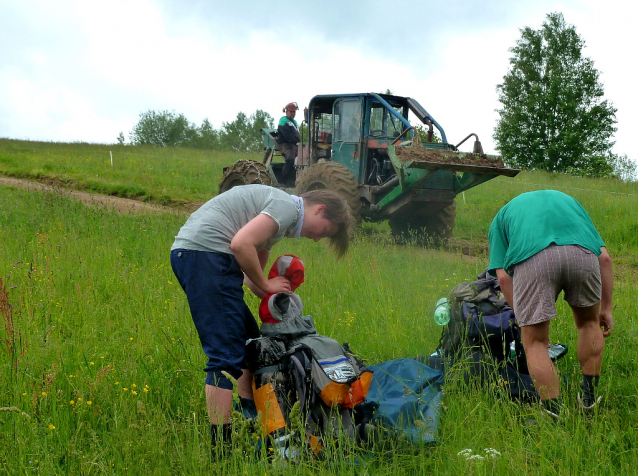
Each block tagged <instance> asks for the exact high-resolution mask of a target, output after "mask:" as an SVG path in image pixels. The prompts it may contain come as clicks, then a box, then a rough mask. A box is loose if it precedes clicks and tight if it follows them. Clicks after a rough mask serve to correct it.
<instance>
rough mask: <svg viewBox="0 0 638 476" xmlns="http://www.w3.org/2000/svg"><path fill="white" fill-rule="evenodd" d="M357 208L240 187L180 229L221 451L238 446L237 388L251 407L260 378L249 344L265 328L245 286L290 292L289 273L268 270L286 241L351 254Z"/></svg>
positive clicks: (316, 196) (318, 196)
mask: <svg viewBox="0 0 638 476" xmlns="http://www.w3.org/2000/svg"><path fill="white" fill-rule="evenodd" d="M350 223H351V218H350V208H349V207H348V204H347V203H346V201H345V200H344V199H342V198H341V197H339V195H337V194H336V193H334V192H332V191H329V190H313V191H310V192H307V193H305V194H303V196H301V197H296V196H294V195H288V194H287V193H286V192H284V191H282V190H278V189H276V188H272V187H268V186H265V185H245V186H241V187H234V188H232V189H230V190H228V191H227V192H224V193H222V194H220V195H218V196H216V197H215V198H213V199H212V200H209V201H208V202H206V203H205V204H204V205H202V206H201V207H200V208H199V209H198V210H197V211H196V212H195V213H193V214H192V215H191V216H190V218H189V219H188V220H187V221H186V223H185V224H184V226H182V228H181V229H180V231H179V233H178V234H177V236H176V237H175V242H174V243H173V246H172V247H171V266H172V268H173V272H174V273H175V276H176V277H177V280H178V281H179V283H180V285H181V286H182V289H183V290H184V292H185V293H186V297H187V299H188V305H189V307H190V311H191V315H192V318H193V322H194V324H195V327H196V329H197V333H198V334H199V338H200V341H201V344H202V347H203V350H204V353H205V354H206V356H207V357H208V364H207V365H206V368H205V369H204V370H205V371H206V375H207V376H206V402H207V407H208V413H209V417H210V421H211V424H212V426H211V433H212V439H213V446H215V443H216V442H217V441H222V442H224V444H225V445H228V444H229V443H230V431H231V428H230V423H229V419H230V413H231V408H232V395H233V391H232V388H233V385H232V383H231V381H230V380H229V379H228V377H227V375H230V376H232V377H233V378H235V379H237V388H238V392H239V396H240V397H241V398H242V399H244V400H243V401H244V403H245V404H246V405H249V404H250V403H251V402H250V401H251V400H252V399H253V396H252V375H251V374H250V372H249V371H248V370H247V368H246V365H245V363H244V357H245V345H246V340H248V339H252V338H256V337H259V327H258V326H257V322H256V321H255V318H254V317H253V315H252V313H251V312H250V310H249V309H248V306H247V305H246V303H245V302H244V290H243V284H246V286H247V287H248V288H249V289H250V290H251V291H252V292H253V293H255V294H256V295H257V296H258V297H260V298H261V297H262V296H264V295H265V294H274V293H279V292H290V290H291V286H290V282H289V281H288V280H287V279H286V278H285V277H283V276H277V277H273V278H271V279H267V278H266V277H265V276H264V273H263V270H264V268H265V266H266V264H267V263H268V256H269V254H270V249H271V247H272V246H273V245H274V244H275V243H277V242H278V241H279V240H281V239H282V238H284V237H287V238H310V239H312V240H314V241H319V240H321V239H322V238H328V240H329V241H330V244H331V246H332V248H333V249H334V250H335V252H336V254H337V257H338V258H340V257H341V256H343V255H344V254H345V252H346V251H347V249H348V242H349V228H350Z"/></svg>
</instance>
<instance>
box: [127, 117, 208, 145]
mask: <svg viewBox="0 0 638 476" xmlns="http://www.w3.org/2000/svg"><path fill="white" fill-rule="evenodd" d="M196 135H197V131H196V130H195V126H194V125H192V124H190V123H189V122H188V119H186V118H185V117H184V115H183V114H179V115H178V114H175V112H174V111H173V112H169V111H160V112H155V111H150V110H149V111H146V112H143V113H141V114H140V120H139V121H138V123H137V124H136V125H135V126H134V127H133V130H132V131H131V133H130V134H129V139H130V140H131V144H133V145H156V146H160V147H164V146H184V145H189V144H190V143H191V142H192V141H193V139H194V137H196Z"/></svg>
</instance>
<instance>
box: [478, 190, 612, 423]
mask: <svg viewBox="0 0 638 476" xmlns="http://www.w3.org/2000/svg"><path fill="white" fill-rule="evenodd" d="M489 242H490V264H489V271H490V273H491V274H492V275H494V272H496V276H497V277H498V281H499V283H500V285H501V290H502V291H503V294H504V295H505V298H506V299H507V302H508V303H509V304H510V305H511V306H512V308H513V309H514V312H515V314H516V320H517V321H518V324H519V326H520V327H521V333H522V340H523V347H524V349H525V354H526V355H527V363H528V368H529V372H530V375H531V376H532V379H533V380H534V386H535V387H536V390H537V392H538V394H539V395H540V398H541V402H542V404H543V407H544V409H545V410H546V411H547V413H549V414H550V415H551V416H552V417H553V418H558V416H559V415H560V411H561V408H562V403H561V401H560V398H559V397H560V387H559V378H558V372H557V370H556V367H555V366H554V364H553V363H552V361H551V359H550V357H549V355H548V353H547V348H548V345H549V323H550V320H551V319H553V318H555V317H556V316H557V315H556V305H555V304H556V299H558V295H559V294H560V292H561V291H564V292H565V298H564V299H565V301H567V303H568V304H569V306H570V307H571V309H572V314H573V316H574V321H575V323H576V328H577V329H578V347H577V356H578V361H579V363H580V367H581V369H582V372H583V380H582V382H581V384H580V386H581V390H582V397H581V395H580V394H579V402H580V406H581V410H582V411H584V412H588V413H590V412H593V410H594V408H595V407H596V406H597V404H598V402H599V401H600V399H601V397H598V398H597V397H596V387H597V386H598V380H599V378H600V368H601V362H602V357H603V349H604V346H605V341H604V339H605V338H606V337H608V336H609V335H610V334H611V331H612V329H613V327H614V319H613V317H612V288H613V271H612V264H611V258H610V257H609V254H608V253H607V250H606V248H605V243H604V242H603V240H602V239H601V237H600V235H599V234H598V231H596V228H595V227H594V224H593V222H592V220H591V218H590V217H589V215H588V214H587V212H586V211H585V209H584V208H583V207H582V206H581V204H580V203H578V201H576V199H574V198H573V197H570V196H569V195H566V194H564V193H562V192H558V191H555V190H540V191H536V192H528V193H524V194H522V195H519V196H518V197H516V198H514V199H512V200H511V201H510V202H509V203H507V204H506V205H505V206H504V207H503V208H502V209H501V210H500V211H499V212H498V214H497V215H496V217H495V218H494V220H493V221H492V225H491V226H490V231H489ZM601 327H602V330H601Z"/></svg>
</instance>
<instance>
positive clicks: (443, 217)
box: [388, 202, 456, 246]
mask: <svg viewBox="0 0 638 476" xmlns="http://www.w3.org/2000/svg"><path fill="white" fill-rule="evenodd" d="M455 218H456V203H455V202H452V203H450V204H449V205H448V206H446V207H445V208H443V209H441V210H439V211H438V212H436V213H435V214H433V215H430V216H426V217H419V216H416V217H411V216H405V215H402V216H396V217H391V218H390V220H389V221H388V223H389V224H390V229H391V231H392V235H393V236H394V238H395V239H396V240H397V241H399V242H401V243H406V242H407V243H416V244H419V245H422V246H427V245H435V246H440V245H443V244H445V243H447V241H448V240H449V239H450V237H451V236H452V232H453V231H454V221H455Z"/></svg>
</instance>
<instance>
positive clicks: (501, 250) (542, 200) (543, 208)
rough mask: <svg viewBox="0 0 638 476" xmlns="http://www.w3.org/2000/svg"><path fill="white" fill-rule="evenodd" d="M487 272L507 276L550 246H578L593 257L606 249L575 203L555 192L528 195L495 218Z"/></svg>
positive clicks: (518, 199) (512, 202)
mask: <svg viewBox="0 0 638 476" xmlns="http://www.w3.org/2000/svg"><path fill="white" fill-rule="evenodd" d="M488 238H489V242H490V265H489V268H488V269H489V271H490V273H492V274H494V270H495V269H498V268H503V269H505V271H506V272H507V273H508V274H510V275H511V274H512V273H511V268H512V266H514V265H515V264H517V263H520V262H521V261H524V260H526V259H527V258H529V257H531V256H533V255H535V254H536V253H538V252H539V251H542V250H544V249H545V248H547V247H548V246H549V245H551V244H556V245H559V246H560V245H578V246H582V247H583V248H586V249H588V250H590V251H592V252H593V253H595V254H596V256H599V255H600V253H601V250H600V247H601V246H605V243H604V242H603V240H602V238H601V237H600V235H599V234H598V231H596V228H595V227H594V223H593V222H592V221H591V218H590V217H589V215H588V214H587V212H586V211H585V209H584V208H583V207H582V205H581V204H580V203H578V201H577V200H576V199H575V198H573V197H570V196H569V195H566V194H564V193H562V192H558V191H556V190H539V191H536V192H528V193H523V194H522V195H519V196H518V197H516V198H514V199H512V200H511V201H510V202H509V203H508V204H507V205H505V206H504V207H503V208H501V210H500V211H499V212H498V213H497V214H496V216H495V217H494V220H493V221H492V225H491V226H490V231H489V235H488Z"/></svg>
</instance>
